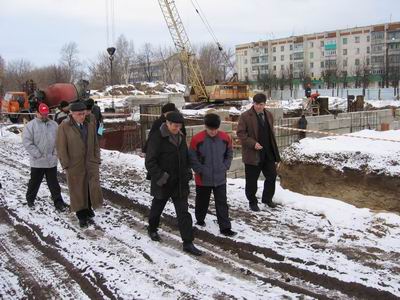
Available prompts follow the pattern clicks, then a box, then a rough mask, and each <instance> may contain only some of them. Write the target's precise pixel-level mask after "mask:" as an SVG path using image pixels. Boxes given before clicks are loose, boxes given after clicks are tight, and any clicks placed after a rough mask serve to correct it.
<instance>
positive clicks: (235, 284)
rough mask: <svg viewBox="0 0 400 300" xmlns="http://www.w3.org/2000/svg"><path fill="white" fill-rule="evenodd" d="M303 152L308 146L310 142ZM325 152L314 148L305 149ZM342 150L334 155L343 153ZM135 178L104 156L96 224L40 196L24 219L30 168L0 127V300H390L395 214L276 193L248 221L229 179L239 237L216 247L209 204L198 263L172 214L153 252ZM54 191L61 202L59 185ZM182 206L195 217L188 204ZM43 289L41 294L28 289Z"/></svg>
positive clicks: (144, 197)
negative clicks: (81, 223) (184, 246)
mask: <svg viewBox="0 0 400 300" xmlns="http://www.w3.org/2000/svg"><path fill="white" fill-rule="evenodd" d="M389 133H390V132H388V134H389ZM359 134H362V135H366V133H364V132H362V133H359ZM393 134H395V133H393ZM387 137H388V138H389V136H387ZM390 137H392V136H390ZM342 138H343V139H348V137H342ZM353 140H354V139H353ZM329 141H330V140H329V139H328V140H327V143H329ZM362 141H363V140H360V141H358V140H357V144H358V145H360V144H359V142H360V143H361V142H362ZM302 143H309V144H311V143H312V139H305V140H302ZM302 143H300V145H301V144H302ZM323 143H324V142H321V141H320V140H318V142H317V143H316V144H318V145H315V147H319V145H323ZM353 143H354V141H353ZM333 144H335V143H334V142H332V145H333ZM381 144H382V142H380V143H379V144H375V146H374V148H379V149H381V150H380V152H381V153H387V154H388V155H389V154H390V153H389V148H388V147H387V146H386V145H382V146H378V145H381ZM383 144H384V143H383ZM369 146H370V145H369ZM321 147H324V146H321ZM340 147H341V146H337V147H333V150H338V151H342V150H343V149H341V148H340ZM366 147H368V145H366ZM360 148H361V147H360V146H359V147H358V150H356V151H359V149H360ZM324 149H329V146H325V148H324ZM353 150H354V149H353ZM349 151H350V150H349ZM395 151H397V150H395ZM326 152H329V151H328V150H326ZM392 152H393V149H392ZM396 153H397V152H396ZM396 172H397V171H396ZM145 174H146V172H145V169H144V161H143V158H141V157H139V156H135V155H132V154H124V153H119V152H115V151H107V150H102V165H101V183H102V186H103V188H104V189H105V207H104V208H103V209H101V210H99V211H98V212H97V216H96V218H95V220H96V223H97V225H96V226H95V227H94V228H91V229H87V230H83V231H82V230H81V229H80V228H79V227H78V225H77V221H76V219H75V217H74V215H73V214H68V213H63V214H58V213H55V212H54V209H53V208H52V205H51V201H50V199H49V193H48V190H47V189H46V188H44V185H43V186H42V188H41V190H40V191H39V197H40V198H41V200H39V201H37V205H36V208H35V209H34V210H31V209H29V208H28V207H27V206H26V205H25V204H24V202H25V201H24V192H25V185H26V183H27V181H28V179H29V167H28V157H27V154H26V153H25V151H24V150H23V148H22V147H21V135H20V134H14V133H11V132H10V131H8V130H7V128H6V127H3V128H1V132H0V181H1V184H2V187H3V188H2V189H0V219H1V220H2V221H0V236H1V239H2V245H0V295H1V298H6V299H7V298H9V299H13V298H29V297H31V298H32V295H36V297H37V296H38V295H39V296H43V297H44V298H46V296H47V297H53V298H71V297H72V298H76V299H78V298H82V299H85V298H96V297H97V298H113V297H115V298H122V299H132V298H137V299H177V298H181V299H189V298H196V299H228V298H233V299H282V298H289V299H293V298H299V297H305V298H325V297H327V298H337V299H343V298H352V297H353V298H360V299H361V298H363V299H390V298H395V297H400V272H399V270H400V242H399V241H400V216H399V215H397V214H394V213H385V212H379V213H376V212H373V211H370V210H368V209H358V208H356V207H354V206H352V205H349V204H346V203H343V202H341V201H338V200H334V199H327V198H319V197H310V196H304V195H301V194H296V193H293V192H290V191H288V190H284V189H282V188H281V187H280V186H279V185H277V191H276V195H275V198H274V201H276V202H277V203H278V204H279V206H278V207H277V208H276V209H273V210H271V209H269V208H268V207H262V208H261V212H259V213H253V212H251V211H249V209H248V203H247V200H246V199H245V196H244V180H243V179H229V180H228V202H229V205H230V216H231V218H232V227H233V230H235V231H237V232H238V235H237V236H236V237H234V238H231V239H227V238H223V237H221V236H220V234H219V230H218V225H217V220H216V216H215V208H214V206H213V204H211V208H210V213H209V215H208V216H207V219H206V227H205V228H202V227H199V228H198V229H197V233H196V236H197V239H196V241H195V243H196V244H197V245H198V246H199V247H200V248H201V249H202V250H203V251H204V252H205V254H204V255H203V256H202V257H201V258H198V259H197V258H195V257H191V256H189V255H186V254H184V253H183V252H182V251H181V242H180V238H179V233H178V231H177V228H176V224H175V223H174V221H170V219H171V217H173V216H174V215H175V213H174V209H173V205H172V204H171V203H168V204H167V206H166V210H165V213H164V215H163V220H162V223H163V224H164V225H163V226H162V227H161V229H160V234H161V237H162V239H163V241H162V242H161V243H155V242H152V241H151V240H150V239H149V238H148V237H147V235H146V229H145V226H146V214H147V213H148V208H149V206H150V203H151V196H150V195H149V182H148V181H146V180H145ZM17 182H19V184H18V185H17V186H16V183H17ZM61 185H62V190H63V196H64V198H65V199H66V201H67V202H68V191H67V188H66V183H65V181H64V180H62V181H61ZM259 186H260V188H261V183H260V184H259ZM192 191H193V187H192ZM260 195H261V189H260V190H259V191H258V196H260ZM189 202H190V212H191V214H192V216H194V210H193V203H194V199H193V195H191V197H190V200H189ZM3 217H6V218H3ZM5 220H6V221H5ZM7 220H8V221H7ZM24 232H25V234H23V233H24ZM16 233H19V234H20V235H18V234H16ZM18 245H19V246H18ZM21 247H23V248H25V249H26V251H24V252H23V253H24V255H23V256H22V257H19V255H22V253H21V251H16V250H15V249H19V248H21ZM13 251H16V254H15V255H14V254H13V253H14V252H13ZM21 258H22V259H23V261H19V260H20V259H21ZM54 277H55V278H54ZM32 282H33V283H32ZM32 286H33V287H36V289H34V288H31V287H32ZM42 286H43V287H44V286H45V287H46V290H47V291H49V294H48V295H47V294H45V295H43V294H41V293H44V292H43V291H42V290H41V289H38V288H37V287H42Z"/></svg>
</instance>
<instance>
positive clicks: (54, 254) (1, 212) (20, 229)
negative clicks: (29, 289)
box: [0, 206, 115, 299]
mask: <svg viewBox="0 0 400 300" xmlns="http://www.w3.org/2000/svg"><path fill="white" fill-rule="evenodd" d="M0 218H1V219H2V220H4V221H5V222H6V223H7V224H9V225H10V226H13V227H14V229H15V230H16V232H17V233H18V234H19V235H20V236H22V237H24V238H26V239H27V240H28V241H29V242H30V243H31V245H32V246H34V247H35V248H36V249H37V250H38V251H39V252H41V253H42V254H43V256H44V257H46V258H47V259H48V260H49V261H52V262H55V263H57V264H60V265H62V266H64V268H65V271H66V272H67V273H68V275H69V277H70V278H71V279H73V280H74V281H75V282H76V283H77V284H78V285H79V286H80V288H81V290H82V292H83V293H85V294H86V295H87V296H88V297H89V298H91V299H102V298H104V296H106V297H108V298H110V299H115V298H114V297H113V295H112V293H111V292H110V291H109V290H108V289H107V288H106V287H105V286H104V285H103V284H102V283H101V282H99V281H98V280H90V279H88V278H87V277H86V276H83V275H82V270H79V269H77V268H76V267H75V266H74V265H73V264H72V263H70V262H69V261H68V260H67V259H66V258H64V257H63V256H62V255H61V254H60V252H59V250H58V249H57V248H55V247H53V246H51V245H54V244H55V241H54V239H53V238H52V237H49V236H47V237H44V236H43V234H42V233H41V230H40V229H39V228H37V227H36V226H35V225H33V224H25V222H24V221H23V220H22V219H20V218H19V217H18V216H17V215H16V214H15V213H14V212H11V211H10V210H7V209H6V208H4V207H2V206H0ZM36 292H38V293H39V291H36V290H35V293H34V295H35V296H36V295H37V294H36ZM39 294H40V293H39ZM40 298H41V297H40Z"/></svg>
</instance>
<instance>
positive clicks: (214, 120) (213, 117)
mask: <svg viewBox="0 0 400 300" xmlns="http://www.w3.org/2000/svg"><path fill="white" fill-rule="evenodd" d="M204 125H206V127H208V128H211V129H218V128H219V126H220V125H221V118H220V117H219V116H218V115H217V114H213V113H211V114H206V115H205V117H204Z"/></svg>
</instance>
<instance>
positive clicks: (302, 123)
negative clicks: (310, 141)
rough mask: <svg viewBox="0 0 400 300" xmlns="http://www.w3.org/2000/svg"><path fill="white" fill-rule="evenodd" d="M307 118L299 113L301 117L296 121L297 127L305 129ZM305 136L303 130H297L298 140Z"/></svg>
mask: <svg viewBox="0 0 400 300" xmlns="http://www.w3.org/2000/svg"><path fill="white" fill-rule="evenodd" d="M307 123H308V122H307V119H306V116H305V115H301V118H300V119H299V121H298V127H299V129H307ZM305 137H306V132H305V131H299V140H301V139H304V138H305Z"/></svg>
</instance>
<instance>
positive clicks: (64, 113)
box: [54, 101, 69, 125]
mask: <svg viewBox="0 0 400 300" xmlns="http://www.w3.org/2000/svg"><path fill="white" fill-rule="evenodd" d="M58 108H59V110H60V111H58V112H57V113H56V115H55V116H54V121H56V122H57V124H58V125H60V124H61V122H62V121H64V120H65V119H66V118H67V117H68V114H69V103H68V102H67V101H61V103H60V105H59V107H58Z"/></svg>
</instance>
